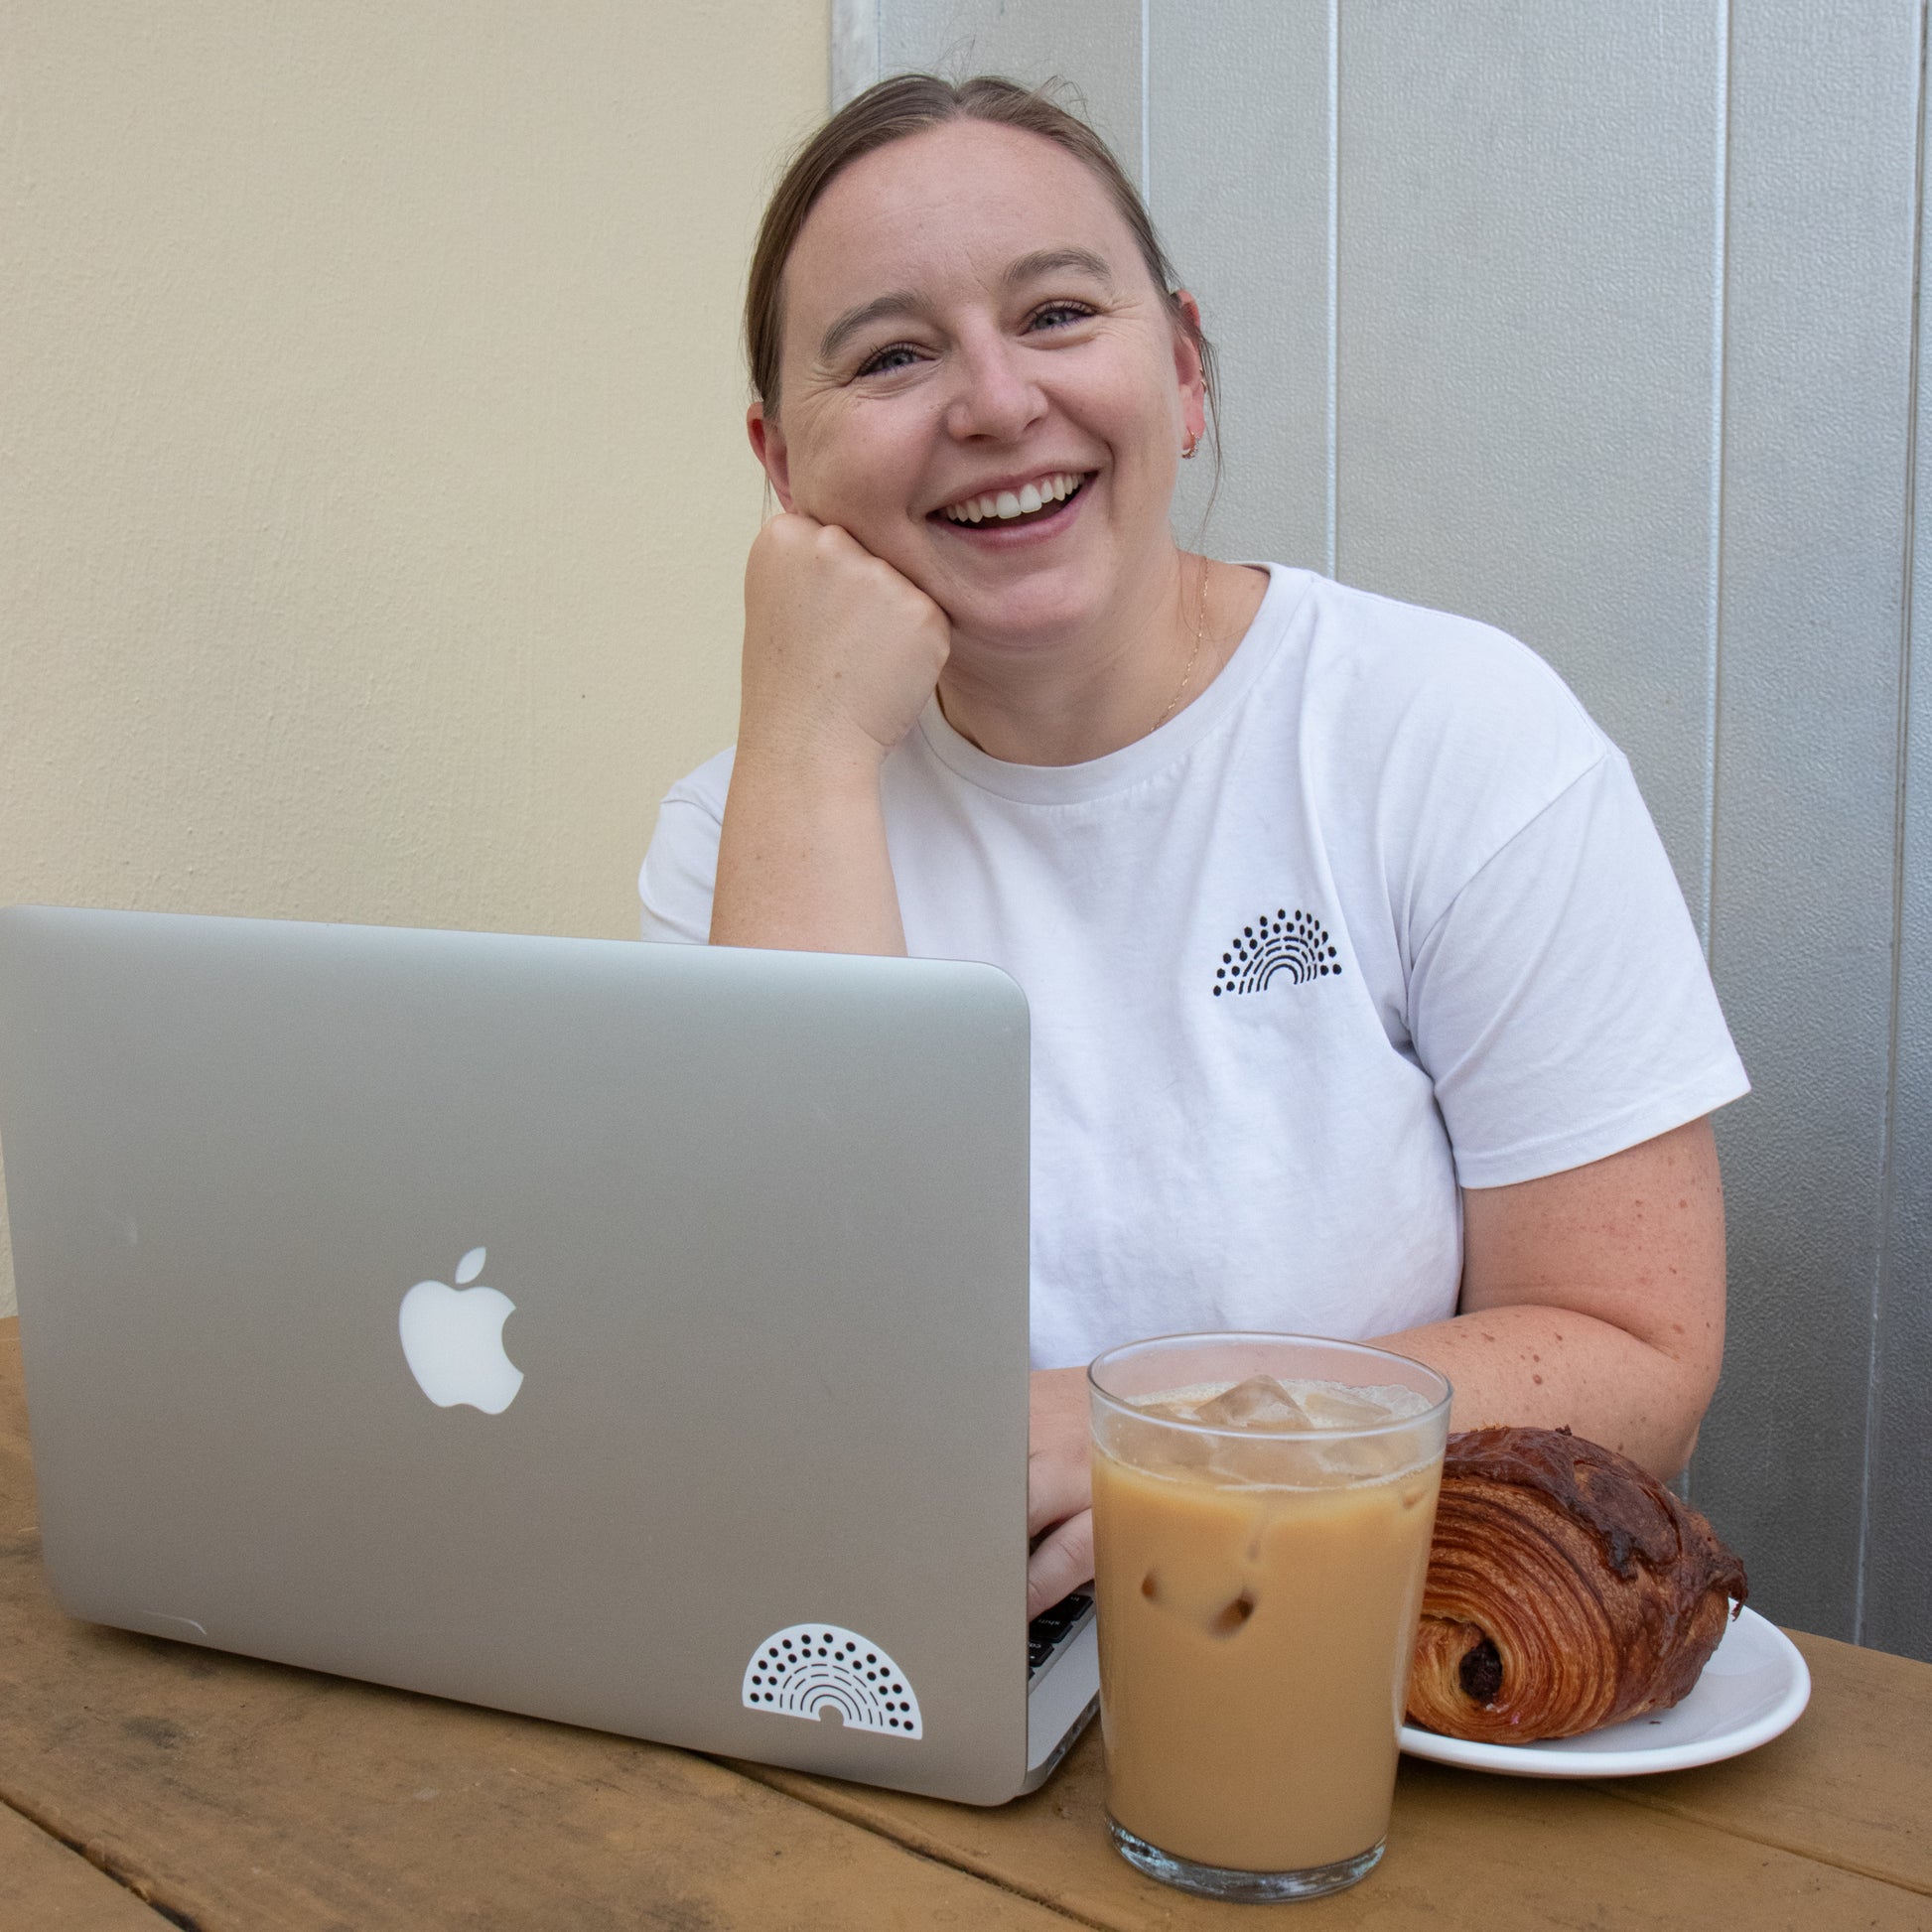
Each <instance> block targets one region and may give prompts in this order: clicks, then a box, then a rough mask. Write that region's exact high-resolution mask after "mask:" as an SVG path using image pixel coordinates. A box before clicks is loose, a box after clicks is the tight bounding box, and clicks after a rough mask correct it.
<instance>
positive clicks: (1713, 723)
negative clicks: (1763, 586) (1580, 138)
mask: <svg viewBox="0 0 1932 1932" xmlns="http://www.w3.org/2000/svg"><path fill="white" fill-rule="evenodd" d="M1730 8H1731V0H1718V8H1717V17H1718V58H1717V61H1716V63H1715V66H1716V70H1717V81H1718V99H1717V112H1716V123H1717V125H1716V141H1715V145H1714V150H1713V154H1712V172H1713V182H1712V200H1713V207H1712V222H1711V248H1712V254H1713V257H1714V259H1713V261H1712V272H1711V509H1710V516H1711V558H1710V584H1709V590H1708V597H1707V606H1706V608H1707V611H1708V613H1709V616H1708V619H1707V625H1708V628H1707V632H1706V638H1705V690H1704V734H1705V737H1704V879H1703V881H1702V884H1703V887H1704V905H1703V912H1704V919H1703V925H1704V952H1705V957H1706V959H1707V960H1709V959H1710V958H1711V957H1712V956H1713V951H1714V948H1715V945H1716V942H1717V930H1718V706H1719V702H1720V698H1721V677H1720V665H1721V662H1722V658H1723V651H1724V621H1723V617H1724V532H1725V381H1726V379H1727V377H1728V372H1729V356H1728V345H1727V343H1726V340H1725V331H1726V329H1727V328H1728V326H1729V303H1728V302H1727V301H1726V300H1725V294H1726V290H1725V277H1726V275H1727V274H1728V271H1729V263H1730Z"/></svg>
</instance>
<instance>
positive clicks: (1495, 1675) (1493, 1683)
mask: <svg viewBox="0 0 1932 1932" xmlns="http://www.w3.org/2000/svg"><path fill="white" fill-rule="evenodd" d="M1456 1674H1457V1676H1459V1677H1460V1678H1461V1680H1462V1695H1463V1696H1464V1697H1466V1698H1470V1699H1473V1700H1474V1701H1475V1702H1476V1703H1477V1704H1487V1703H1488V1702H1489V1700H1490V1699H1491V1698H1493V1697H1494V1696H1495V1695H1496V1693H1497V1692H1498V1691H1500V1690H1501V1689H1502V1687H1503V1660H1502V1657H1501V1655H1500V1654H1499V1652H1498V1651H1497V1649H1496V1646H1495V1645H1494V1644H1493V1643H1491V1642H1490V1641H1489V1639H1488V1638H1487V1637H1484V1638H1483V1640H1482V1641H1481V1642H1480V1643H1479V1644H1477V1645H1475V1646H1474V1648H1473V1649H1470V1650H1468V1651H1465V1652H1464V1653H1463V1657H1462V1667H1461V1669H1460V1670H1459V1671H1458V1672H1457V1673H1456Z"/></svg>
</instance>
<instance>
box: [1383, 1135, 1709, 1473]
mask: <svg viewBox="0 0 1932 1932" xmlns="http://www.w3.org/2000/svg"><path fill="white" fill-rule="evenodd" d="M1462 1202H1463V1261H1462V1294H1461V1300H1460V1303H1459V1311H1458V1312H1457V1313H1456V1314H1455V1315H1454V1316H1453V1317H1452V1318H1451V1319H1449V1320H1448V1321H1438V1322H1433V1323H1431V1324H1430V1325H1429V1326H1428V1327H1424V1328H1411V1329H1407V1330H1405V1331H1404V1332H1402V1333H1401V1334H1396V1335H1390V1336H1388V1337H1386V1338H1385V1341H1384V1346H1386V1347H1389V1348H1393V1349H1394V1350H1396V1352H1397V1353H1398V1354H1403V1355H1413V1356H1415V1357H1416V1358H1417V1359H1418V1360H1420V1361H1425V1362H1428V1363H1429V1364H1430V1366H1431V1367H1432V1368H1437V1369H1440V1370H1441V1371H1442V1372H1443V1373H1444V1374H1445V1375H1447V1376H1448V1377H1449V1380H1450V1381H1451V1382H1453V1383H1454V1384H1455V1408H1454V1414H1453V1426H1454V1427H1455V1428H1457V1429H1473V1428H1475V1427H1477V1426H1479V1425H1480V1424H1482V1423H1490V1422H1506V1423H1516V1424H1527V1425H1531V1426H1534V1427H1539V1428H1547V1429H1554V1428H1557V1427H1558V1426H1560V1425H1562V1424H1566V1423H1567V1424H1568V1425H1569V1426H1570V1427H1571V1428H1572V1429H1574V1430H1575V1431H1576V1432H1577V1434H1578V1435H1579V1436H1587V1437H1588V1438H1589V1439H1590V1440H1591V1441H1592V1442H1598V1443H1602V1444H1605V1445H1606V1446H1607V1447H1609V1448H1610V1449H1621V1450H1622V1451H1623V1453H1624V1454H1626V1455H1628V1456H1630V1457H1632V1458H1633V1459H1634V1460H1635V1461H1638V1462H1641V1463H1642V1464H1643V1465H1644V1466H1645V1467H1646V1468H1647V1469H1649V1470H1651V1471H1652V1473H1653V1474H1656V1475H1658V1476H1663V1477H1670V1476H1674V1475H1676V1474H1677V1473H1678V1471H1679V1470H1680V1469H1682V1468H1683V1466H1684V1464H1685V1463H1686V1462H1687V1461H1688V1460H1689V1459H1690V1453H1691V1449H1692V1447H1693V1446H1694V1445H1695V1443H1696V1442H1697V1433H1698V1425H1699V1424H1700V1423H1701V1422H1702V1421H1703V1419H1704V1411H1705V1408H1706V1406H1707V1405H1708V1404H1709V1402H1710V1400H1711V1395H1712V1391H1713V1390H1714V1389H1715V1388H1716V1387H1717V1383H1718V1369H1719V1366H1720V1364H1721V1362H1722V1360H1723V1356H1724V1331H1725V1228H1724V1194H1723V1189H1722V1186H1721V1184H1720V1181H1719V1177H1718V1154H1717V1147H1716V1144H1715V1142H1714V1140H1713V1138H1712V1133H1711V1123H1710V1122H1709V1121H1708V1120H1696V1121H1692V1122H1690V1123H1689V1124H1688V1125H1686V1126H1683V1127H1679V1128H1675V1129H1673V1130H1672V1131H1671V1132H1670V1133H1668V1134H1660V1135H1659V1136H1658V1137H1657V1138H1656V1139H1655V1140H1651V1141H1645V1142H1643V1143H1642V1144H1641V1145H1640V1146H1637V1147H1633V1148H1628V1149H1626V1150H1625V1151H1624V1152H1623V1153H1621V1154H1613V1155H1610V1156H1609V1157H1608V1158H1607V1159H1605V1160H1602V1161H1592V1162H1590V1163H1589V1164H1588V1165H1587V1166H1586V1167H1582V1168H1573V1169H1571V1170H1569V1171H1568V1172H1567V1173H1554V1174H1546V1175H1544V1176H1543V1177H1542V1178H1540V1179H1537V1180H1525V1181H1521V1182H1519V1183H1518V1184H1517V1185H1515V1186H1513V1187H1472V1188H1469V1189H1467V1190H1466V1191H1465V1192H1464V1194H1463V1196H1462Z"/></svg>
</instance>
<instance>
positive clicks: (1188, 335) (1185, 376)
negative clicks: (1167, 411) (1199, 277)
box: [1173, 289, 1207, 443]
mask: <svg viewBox="0 0 1932 1932" xmlns="http://www.w3.org/2000/svg"><path fill="white" fill-rule="evenodd" d="M1173 307H1174V330H1173V372H1174V378H1175V380H1176V381H1177V382H1178V383H1179V385H1180V426H1181V428H1182V430H1183V431H1184V432H1185V433H1186V434H1187V435H1188V436H1189V437H1190V438H1192V439H1193V441H1195V442H1196V443H1198V442H1199V441H1200V439H1201V438H1202V437H1203V436H1205V435H1206V434H1207V378H1206V373H1205V371H1204V370H1203V369H1202V367H1201V359H1200V347H1199V336H1200V304H1199V303H1198V302H1196V301H1195V300H1194V298H1193V296H1192V295H1191V294H1190V293H1189V292H1188V291H1187V290H1186V289H1176V290H1175V291H1174V297H1173Z"/></svg>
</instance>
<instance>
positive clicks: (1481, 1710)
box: [1409, 1429, 1745, 1744]
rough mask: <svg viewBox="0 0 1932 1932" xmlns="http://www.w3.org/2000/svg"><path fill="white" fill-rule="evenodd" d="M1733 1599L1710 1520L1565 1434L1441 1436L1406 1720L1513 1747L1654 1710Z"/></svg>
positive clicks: (1611, 1456) (1716, 1635) (1734, 1576)
mask: <svg viewBox="0 0 1932 1932" xmlns="http://www.w3.org/2000/svg"><path fill="white" fill-rule="evenodd" d="M1744 1588H1745V1584H1744V1566H1743V1565H1742V1564H1741V1563H1739V1562H1738V1560H1737V1559H1736V1557H1734V1556H1733V1555H1732V1554H1731V1553H1730V1551H1728V1550H1727V1549H1725V1546H1724V1545H1723V1544H1722V1543H1721V1542H1719V1540H1718V1538H1717V1536H1716V1535H1715V1534H1714V1533H1713V1531H1712V1528H1711V1525H1710V1524H1709V1523H1707V1522H1706V1521H1705V1520H1704V1518H1703V1517H1702V1516H1700V1515H1698V1513H1697V1512H1696V1511H1695V1510H1693V1509H1690V1508H1688V1507H1687V1506H1686V1505H1685V1504H1683V1503H1682V1502H1680V1501H1679V1500H1678V1499H1677V1497H1675V1496H1674V1495H1672V1494H1671V1492H1670V1491H1669V1490H1668V1489H1666V1488H1665V1487H1664V1485H1663V1484H1662V1483H1660V1482H1659V1481H1657V1480H1656V1478H1655V1477H1654V1476H1652V1475H1650V1474H1649V1473H1648V1471H1646V1470H1644V1469H1641V1468H1639V1467H1638V1466H1637V1464H1636V1463H1634V1462H1632V1461H1631V1460H1630V1458H1629V1457H1628V1456H1626V1455H1619V1454H1618V1453H1617V1452H1616V1451H1615V1450H1614V1449H1603V1448H1602V1447H1600V1446H1599V1445H1598V1444H1595V1443H1588V1442H1585V1441H1584V1440H1583V1439H1582V1438H1581V1437H1577V1436H1573V1435H1572V1434H1571V1433H1570V1432H1569V1430H1567V1429H1557V1430H1552V1429H1472V1430H1467V1431H1464V1432H1463V1433H1461V1434H1459V1435H1455V1436H1451V1437H1450V1438H1449V1453H1448V1455H1447V1457H1446V1458H1445V1460H1444V1463H1443V1493H1442V1500H1441V1502H1440V1504H1439V1505H1438V1507H1437V1512H1436V1541H1435V1545H1434V1547H1433V1549H1432V1550H1431V1552H1430V1559H1429V1578H1428V1581H1427V1583H1426V1584H1425V1585H1424V1587H1423V1605H1422V1628H1421V1631H1420V1633H1419V1634H1418V1636H1417V1639H1416V1662H1415V1673H1414V1677H1413V1679H1412V1682H1411V1685H1410V1690H1409V1717H1410V1720H1411V1722H1412V1723H1415V1724H1418V1725H1423V1726H1425V1727H1426V1728H1427V1729H1430V1730H1439V1731H1443V1732H1445V1733H1446V1734H1448V1735H1449V1736H1451V1737H1466V1738H1472V1739H1475V1740H1478V1741H1480V1742H1482V1743H1493V1744H1527V1743H1530V1742H1532V1741H1534V1740H1535V1739H1537V1738H1539V1737H1574V1736H1576V1735H1577V1734H1578V1733H1579V1732H1580V1731H1585V1730H1594V1729H1596V1728H1597V1727H1598V1726H1599V1725H1612V1724H1621V1723H1622V1722H1623V1721H1624V1720H1625V1719H1627V1718H1635V1717H1638V1716H1640V1715H1642V1714H1643V1713H1644V1712H1646V1711H1657V1710H1662V1709H1664V1708H1666V1707H1667V1706H1669V1705H1673V1704H1675V1703H1676V1702H1677V1701H1678V1700H1679V1699H1680V1698H1682V1697H1683V1696H1684V1695H1685V1694H1686V1693H1687V1692H1688V1691H1689V1690H1690V1688H1691V1686H1692V1685H1693V1684H1695V1683H1696V1682H1697V1680H1698V1673H1699V1672H1700V1671H1701V1670H1703V1668H1704V1665H1705V1660H1706V1659H1707V1658H1709V1656H1710V1655H1711V1653H1712V1652H1713V1651H1714V1650H1715V1649H1717V1647H1718V1642H1719V1639H1720V1638H1721V1637H1723V1635H1724V1629H1725V1618H1726V1616H1727V1615H1729V1614H1732V1612H1731V1611H1730V1607H1729V1599H1731V1598H1735V1599H1736V1601H1737V1602H1738V1603H1740V1604H1741V1603H1742V1602H1743V1600H1744Z"/></svg>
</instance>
